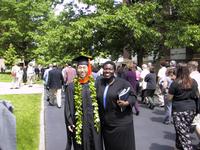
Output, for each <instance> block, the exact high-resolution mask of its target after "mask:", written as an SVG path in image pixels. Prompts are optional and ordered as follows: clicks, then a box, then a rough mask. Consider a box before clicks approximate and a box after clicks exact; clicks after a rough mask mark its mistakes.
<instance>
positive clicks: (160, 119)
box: [150, 117, 164, 123]
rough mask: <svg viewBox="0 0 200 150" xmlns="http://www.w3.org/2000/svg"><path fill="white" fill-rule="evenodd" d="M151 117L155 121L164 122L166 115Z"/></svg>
mask: <svg viewBox="0 0 200 150" xmlns="http://www.w3.org/2000/svg"><path fill="white" fill-rule="evenodd" d="M150 119H151V120H152V121H153V122H159V123H162V122H163V119H164V117H151V118H150Z"/></svg>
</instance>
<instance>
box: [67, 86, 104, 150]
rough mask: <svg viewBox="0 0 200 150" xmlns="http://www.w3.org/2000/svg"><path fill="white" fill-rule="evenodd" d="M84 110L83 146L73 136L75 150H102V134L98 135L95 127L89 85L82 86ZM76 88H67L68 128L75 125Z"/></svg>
mask: <svg viewBox="0 0 200 150" xmlns="http://www.w3.org/2000/svg"><path fill="white" fill-rule="evenodd" d="M82 87H83V88H82V89H83V90H82V98H83V99H82V109H83V120H82V122H83V130H82V135H81V137H82V145H79V144H77V143H76V141H75V134H73V144H74V150H102V142H101V135H100V132H99V133H97V132H96V129H95V127H94V116H93V107H92V100H91V98H90V90H89V84H83V85H82ZM73 98H74V87H73V84H70V85H69V86H67V89H66V99H65V121H66V126H68V125H72V124H74V125H75V115H74V114H75V110H74V100H73Z"/></svg>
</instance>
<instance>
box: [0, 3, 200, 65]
mask: <svg viewBox="0 0 200 150" xmlns="http://www.w3.org/2000/svg"><path fill="white" fill-rule="evenodd" d="M80 2H83V3H86V4H88V7H89V6H90V5H95V6H96V8H97V10H96V12H95V13H93V14H87V13H80V14H79V15H78V14H77V13H76V12H75V11H74V9H73V8H74V7H75V6H74V5H72V4H66V5H65V10H64V11H63V12H62V13H61V14H60V15H58V16H55V15H54V13H53V12H52V8H53V7H55V6H56V5H57V4H60V3H63V0H47V1H43V0H39V1H34V2H33V1H31V0H26V1H14V0H10V1H7V0H2V1H1V3H0V54H4V52H5V50H7V49H8V47H9V45H10V44H12V45H13V47H14V48H15V51H16V55H17V56H18V57H19V58H20V57H21V56H24V58H25V60H26V61H30V60H32V59H33V58H35V59H36V61H37V62H39V63H40V64H44V65H46V64H49V63H51V62H54V61H57V62H58V63H60V64H64V63H65V62H66V61H68V60H70V59H71V58H73V57H75V56H76V55H79V54H80V52H84V53H86V54H88V55H92V56H93V57H95V56H100V55H103V56H108V55H111V56H112V58H113V59H116V58H117V57H118V56H119V55H121V54H122V52H123V49H124V48H126V50H127V51H129V52H131V53H132V54H133V55H135V54H138V55H141V56H142V57H144V56H145V55H148V54H150V53H154V54H155V55H157V54H160V55H161V54H162V53H163V50H164V49H167V48H173V47H190V48H191V49H194V50H195V49H199V47H200V45H199V43H200V30H199V28H200V26H199V22H200V20H199V16H200V7H199V4H200V0H191V1H188V0H169V1H165V0H134V1H133V0H132V1H130V3H127V4H122V5H117V6H114V5H113V4H114V1H113V0H80ZM79 12H82V10H79ZM72 56H73V57H72ZM142 57H140V58H142Z"/></svg>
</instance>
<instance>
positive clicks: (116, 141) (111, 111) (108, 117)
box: [96, 78, 136, 150]
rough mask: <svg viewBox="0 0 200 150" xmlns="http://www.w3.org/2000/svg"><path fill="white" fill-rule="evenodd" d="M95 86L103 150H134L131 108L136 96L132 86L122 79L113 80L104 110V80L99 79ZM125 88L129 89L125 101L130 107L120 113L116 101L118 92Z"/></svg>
mask: <svg viewBox="0 0 200 150" xmlns="http://www.w3.org/2000/svg"><path fill="white" fill-rule="evenodd" d="M96 86H97V99H98V102H99V110H100V119H101V124H102V134H103V139H104V144H105V150H135V137H134V128H133V113H132V106H133V105H134V103H135V101H136V96H135V93H134V90H133V88H132V86H131V85H130V83H128V82H127V81H126V80H124V79H122V78H115V81H114V82H113V84H111V85H110V86H109V88H108V92H107V96H106V108H104V106H103V94H104V89H105V87H106V83H105V80H104V79H100V80H99V81H97V83H96ZM127 87H130V88H131V92H130V95H129V97H128V99H127V100H128V101H129V104H130V105H129V106H127V107H126V108H125V109H124V110H123V112H122V111H121V109H120V107H119V106H118V105H117V103H116V101H117V100H118V99H119V98H118V93H119V91H121V90H122V89H124V88H127Z"/></svg>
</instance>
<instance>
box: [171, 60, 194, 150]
mask: <svg viewBox="0 0 200 150" xmlns="http://www.w3.org/2000/svg"><path fill="white" fill-rule="evenodd" d="M197 92H198V88H197V83H196V81H195V80H193V79H192V78H190V76H189V69H188V66H187V64H185V63H180V64H178V66H177V78H176V80H175V81H174V82H173V83H172V84H171V85H170V87H169V94H168V99H169V100H172V117H173V121H174V127H175V131H176V148H178V149H183V150H193V146H192V141H191V137H190V134H189V133H190V128H191V123H192V121H193V119H194V116H195V114H196V108H197V106H196V102H195V100H196V98H195V97H196V95H197V94H198V93H197Z"/></svg>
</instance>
